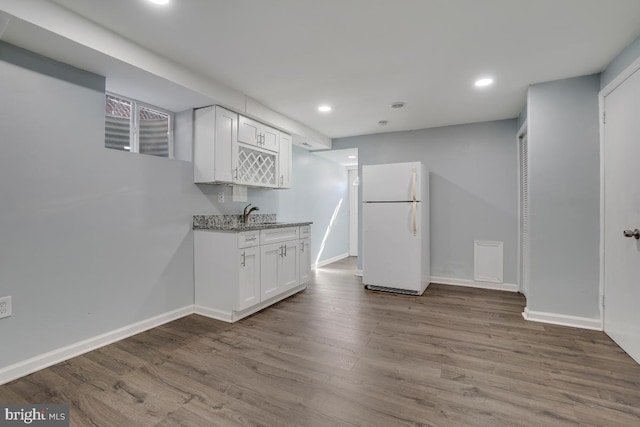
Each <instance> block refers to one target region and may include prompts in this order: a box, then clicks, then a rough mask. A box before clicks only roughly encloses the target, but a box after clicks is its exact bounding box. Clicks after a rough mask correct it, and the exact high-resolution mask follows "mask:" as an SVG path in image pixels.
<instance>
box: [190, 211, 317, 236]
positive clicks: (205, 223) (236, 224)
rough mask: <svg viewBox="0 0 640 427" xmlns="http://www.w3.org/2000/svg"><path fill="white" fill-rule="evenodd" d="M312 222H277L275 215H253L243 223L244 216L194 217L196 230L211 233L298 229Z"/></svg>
mask: <svg viewBox="0 0 640 427" xmlns="http://www.w3.org/2000/svg"><path fill="white" fill-rule="evenodd" d="M311 224H312V222H310V221H308V222H277V221H276V216H275V215H274V214H252V215H251V216H249V221H248V222H247V223H246V224H245V223H243V222H242V215H228V214H227V215H194V216H193V229H194V230H209V231H233V232H239V231H251V230H266V229H269V228H286V227H298V226H301V225H311Z"/></svg>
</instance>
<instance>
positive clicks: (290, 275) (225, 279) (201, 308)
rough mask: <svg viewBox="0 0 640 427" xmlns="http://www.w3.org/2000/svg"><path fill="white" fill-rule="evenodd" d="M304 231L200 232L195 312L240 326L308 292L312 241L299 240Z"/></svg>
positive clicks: (196, 249) (196, 252)
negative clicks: (281, 302) (297, 295)
mask: <svg viewBox="0 0 640 427" xmlns="http://www.w3.org/2000/svg"><path fill="white" fill-rule="evenodd" d="M305 227H306V229H307V230H308V226H302V227H286V228H274V229H266V230H260V231H253V232H242V233H234V232H227V231H204V230H203V231H200V230H196V231H195V232H194V276H195V312H196V313H198V314H202V315H205V316H208V317H213V318H215V319H219V320H224V321H227V322H235V321H236V320H239V319H242V318H243V317H246V316H248V315H250V314H253V313H255V312H256V311H259V310H261V309H263V308H265V307H268V306H269V305H271V304H273V303H275V302H277V301H280V300H281V299H284V298H286V297H288V296H290V295H292V294H294V293H296V292H298V291H301V290H303V289H305V288H306V283H307V282H308V281H309V277H310V274H309V271H310V270H309V267H310V255H308V254H309V250H308V249H309V239H308V238H306V239H303V240H300V239H299V229H305ZM266 242H269V243H266ZM271 242H273V243H271ZM303 242H305V243H304V244H303ZM261 243H263V244H261ZM305 251H306V252H305Z"/></svg>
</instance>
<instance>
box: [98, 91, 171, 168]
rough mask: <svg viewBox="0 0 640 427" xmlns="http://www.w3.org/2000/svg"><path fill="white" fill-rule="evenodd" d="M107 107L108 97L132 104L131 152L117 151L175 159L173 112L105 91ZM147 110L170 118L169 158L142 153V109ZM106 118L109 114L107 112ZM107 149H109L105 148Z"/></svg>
mask: <svg viewBox="0 0 640 427" xmlns="http://www.w3.org/2000/svg"><path fill="white" fill-rule="evenodd" d="M104 96H105V105H106V102H107V97H108V96H110V97H112V98H116V99H120V100H122V101H127V102H129V103H131V120H130V125H129V150H116V151H125V152H127V151H128V152H129V153H136V154H144V155H146V156H153V157H159V158H164V159H173V158H174V157H173V145H174V132H175V130H174V128H173V125H174V123H175V113H174V112H173V111H169V110H166V109H164V108H161V107H158V106H156V105H153V104H149V103H147V102H143V101H138V100H137V99H133V98H129V97H128V96H124V95H120V94H117V93H114V92H108V91H105V94H104ZM141 107H142V108H146V109H147V110H152V111H156V112H158V113H161V114H166V115H167V116H168V122H169V124H168V128H169V132H168V133H169V138H168V140H169V147H168V149H167V150H168V154H167V157H164V156H155V155H153V154H147V153H141V152H140V108H141ZM104 114H105V116H106V114H107V112H106V110H105V113H104ZM105 148H107V147H105Z"/></svg>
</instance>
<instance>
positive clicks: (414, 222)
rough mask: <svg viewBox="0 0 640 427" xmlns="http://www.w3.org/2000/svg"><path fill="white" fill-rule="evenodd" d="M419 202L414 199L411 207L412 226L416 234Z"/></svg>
mask: <svg viewBox="0 0 640 427" xmlns="http://www.w3.org/2000/svg"><path fill="white" fill-rule="evenodd" d="M417 206H418V202H416V201H415V199H414V201H413V206H412V207H411V226H412V227H413V235H414V236H416V235H417V234H418V222H417V221H418V218H417V217H418V212H417V210H418V208H417Z"/></svg>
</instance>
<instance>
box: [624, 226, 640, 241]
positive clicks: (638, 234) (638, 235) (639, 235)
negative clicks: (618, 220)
mask: <svg viewBox="0 0 640 427" xmlns="http://www.w3.org/2000/svg"><path fill="white" fill-rule="evenodd" d="M623 234H624V237H633V238H635V239H636V240H638V239H640V230H638V229H637V228H636V229H635V230H624V231H623Z"/></svg>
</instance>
